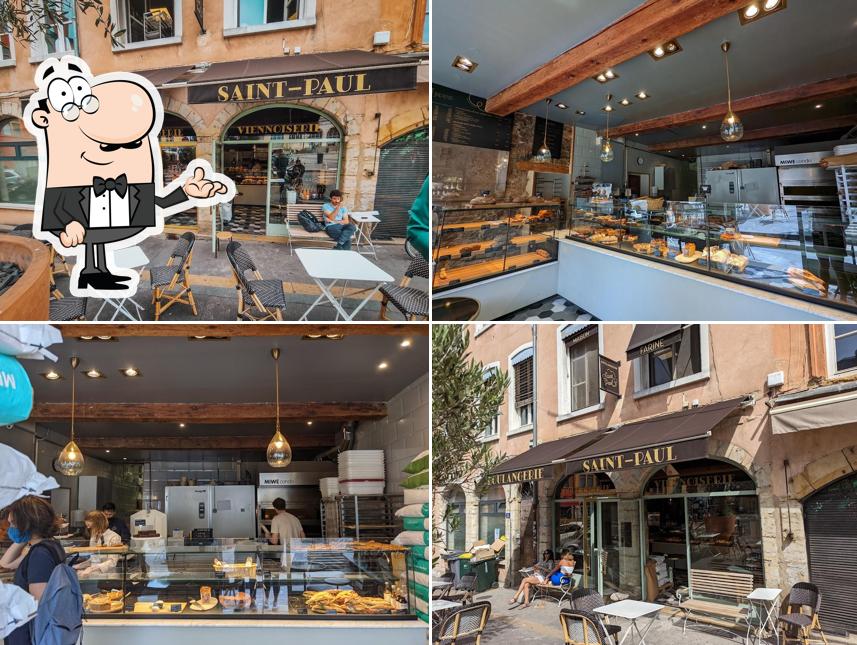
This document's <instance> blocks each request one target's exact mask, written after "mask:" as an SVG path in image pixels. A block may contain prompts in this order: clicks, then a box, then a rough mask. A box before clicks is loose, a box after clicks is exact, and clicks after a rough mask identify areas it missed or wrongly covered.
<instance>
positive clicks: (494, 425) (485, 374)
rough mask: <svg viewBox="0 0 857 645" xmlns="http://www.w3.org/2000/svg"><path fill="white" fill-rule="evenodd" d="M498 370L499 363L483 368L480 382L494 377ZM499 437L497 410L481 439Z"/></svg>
mask: <svg viewBox="0 0 857 645" xmlns="http://www.w3.org/2000/svg"><path fill="white" fill-rule="evenodd" d="M499 369H500V364H499V363H492V364H491V365H488V366H487V367H485V369H484V370H483V371H482V380H483V381H487V380H488V379H489V378H491V377H492V376H495V375H496V374H497V372H498V371H499ZM499 435H500V410H499V409H498V410H497V413H496V414H495V415H494V416H493V418H492V419H491V422H490V423H489V424H488V427H487V428H485V432H484V433H483V434H482V438H483V439H486V440H491V439H496V438H497V437H498V436H499Z"/></svg>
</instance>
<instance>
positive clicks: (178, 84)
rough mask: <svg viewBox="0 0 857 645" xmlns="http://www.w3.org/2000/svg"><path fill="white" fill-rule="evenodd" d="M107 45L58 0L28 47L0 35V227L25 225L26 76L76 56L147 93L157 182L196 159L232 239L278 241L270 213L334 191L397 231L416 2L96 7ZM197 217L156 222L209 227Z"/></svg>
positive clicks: (410, 188)
mask: <svg viewBox="0 0 857 645" xmlns="http://www.w3.org/2000/svg"><path fill="white" fill-rule="evenodd" d="M104 6H105V13H106V12H107V11H108V10H109V12H110V15H111V16H112V18H113V19H114V21H115V22H116V23H117V28H118V29H122V30H124V33H123V34H122V35H120V36H119V40H120V41H121V42H119V43H118V44H115V45H114V44H113V43H112V41H111V39H110V38H107V37H105V35H104V30H103V26H96V25H95V17H96V16H95V13H94V11H92V10H90V11H89V12H87V13H82V12H81V11H80V9H79V8H76V6H75V3H74V2H73V1H72V0H61V11H59V12H58V13H59V14H60V16H59V17H58V18H57V20H56V21H54V22H52V23H51V24H50V25H49V26H48V28H47V30H46V33H45V34H43V35H41V36H39V38H38V39H37V41H36V42H34V43H22V42H16V41H15V40H14V38H12V36H11V35H10V34H3V35H0V45H2V47H0V165H2V167H3V168H4V173H3V176H2V177H0V224H6V225H14V224H21V223H28V222H31V221H32V203H33V199H34V196H35V185H36V151H35V145H34V144H33V140H32V137H31V136H30V135H29V133H28V132H27V131H26V130H25V129H24V127H23V122H22V120H21V118H22V114H23V107H24V106H25V105H26V101H27V97H28V96H29V95H30V94H31V93H32V92H33V91H34V89H35V83H34V81H33V74H34V73H35V70H36V67H37V66H38V63H39V62H41V61H42V60H44V59H45V58H46V57H48V56H61V55H63V54H75V55H79V56H80V57H82V58H83V59H84V60H86V61H87V62H88V64H89V65H90V67H91V69H92V72H93V73H94V74H101V73H105V72H111V71H120V70H121V71H134V72H139V73H142V74H143V75H144V76H146V77H147V78H148V79H149V80H150V81H151V82H152V83H153V84H154V85H155V86H156V87H157V88H158V91H159V92H160V94H161V96H162V98H163V103H164V110H165V118H164V126H163V129H162V131H161V133H160V142H161V152H162V159H163V169H164V175H165V182H166V183H168V182H169V181H171V180H172V179H173V178H175V177H176V176H178V174H180V173H181V172H182V171H183V170H184V168H185V166H186V164H187V162H188V161H190V160H191V159H193V158H194V157H200V158H203V159H207V160H209V161H210V162H212V164H213V165H214V166H215V167H216V168H217V169H218V170H221V171H222V172H225V173H226V174H228V175H230V176H231V177H232V178H233V179H234V180H235V181H236V184H237V185H238V191H239V193H240V194H239V195H238V196H237V197H236V200H235V202H234V203H233V210H234V214H233V218H237V219H236V221H241V222H244V223H243V224H241V226H238V227H237V228H234V230H236V231H237V232H246V233H261V234H267V235H274V236H276V235H284V234H285V233H286V229H285V222H284V213H285V208H284V206H285V205H287V204H288V203H291V202H294V201H297V202H308V203H310V202H313V201H320V200H322V199H324V197H325V196H326V195H327V194H329V192H330V190H332V189H334V188H339V189H340V190H342V191H343V192H344V194H345V200H346V202H347V203H348V204H349V205H350V206H351V207H352V208H353V209H354V210H380V211H381V212H382V224H381V225H380V226H379V232H385V233H387V234H389V235H403V234H404V221H405V219H406V217H407V215H406V211H407V206H405V203H407V205H409V204H410V202H409V201H408V200H412V199H413V198H414V196H415V195H416V193H417V192H418V191H419V188H420V186H421V184H422V181H423V179H424V178H425V176H426V175H427V173H428V154H429V153H428V0H373V1H372V2H369V3H360V4H353V3H341V2H335V1H334V0H282V1H281V2H279V3H272V2H267V1H263V0H209V1H208V2H205V0H196V1H195V2H191V0H156V1H155V2H147V3H143V2H138V1H137V0H105V2H104ZM212 221H213V218H212V216H211V214H210V213H209V211H208V210H207V209H206V210H205V212H203V211H202V209H200V210H199V211H198V212H197V213H191V214H190V215H185V216H183V217H179V218H173V219H172V220H171V221H169V222H167V224H179V225H184V226H189V227H192V228H196V229H197V230H199V231H200V232H202V233H204V234H205V233H209V232H210V231H211V223H212Z"/></svg>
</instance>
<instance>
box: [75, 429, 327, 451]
mask: <svg viewBox="0 0 857 645" xmlns="http://www.w3.org/2000/svg"><path fill="white" fill-rule="evenodd" d="M271 434H272V435H273V431H271ZM286 438H287V439H288V441H289V445H290V446H291V447H292V448H324V447H327V446H332V445H333V444H334V443H335V440H334V438H333V437H332V436H330V435H323V436H319V437H316V436H312V435H286ZM270 441H271V437H269V436H258V437H247V436H243V437H199V436H196V437H163V436H142V437H87V436H82V437H78V436H75V442H76V443H77V445H78V446H80V449H81V450H265V449H266V448H267V447H268V442H270Z"/></svg>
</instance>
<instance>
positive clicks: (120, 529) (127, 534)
mask: <svg viewBox="0 0 857 645" xmlns="http://www.w3.org/2000/svg"><path fill="white" fill-rule="evenodd" d="M101 510H102V511H103V513H104V514H105V515H106V516H107V527H108V528H109V529H110V530H111V531H113V532H114V533H118V534H119V537H120V538H122V542H124V543H125V544H127V543H128V541H129V540H130V539H131V531H129V530H128V525H127V524H125V521H124V520H123V519H122V518H121V517H119V516H117V515H116V504H114V503H113V502H107V503H106V504H105V505H104V506H102V507H101Z"/></svg>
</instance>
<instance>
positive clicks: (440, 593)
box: [431, 571, 455, 600]
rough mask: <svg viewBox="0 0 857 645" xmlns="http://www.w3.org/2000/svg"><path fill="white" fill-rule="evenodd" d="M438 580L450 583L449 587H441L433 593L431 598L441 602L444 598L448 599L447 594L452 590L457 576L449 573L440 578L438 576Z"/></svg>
mask: <svg viewBox="0 0 857 645" xmlns="http://www.w3.org/2000/svg"><path fill="white" fill-rule="evenodd" d="M436 578H437V580H441V581H443V582H448V583H449V586H448V587H441V588H438V589H435V590H433V591H432V594H431V597H432V599H433V600H441V599H442V598H446V596H447V594H448V593H449V592H450V590H451V589H452V584H453V581H454V580H455V574H453V573H452V572H451V571H448V572H446V573H444V574H442V575H440V576H436Z"/></svg>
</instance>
